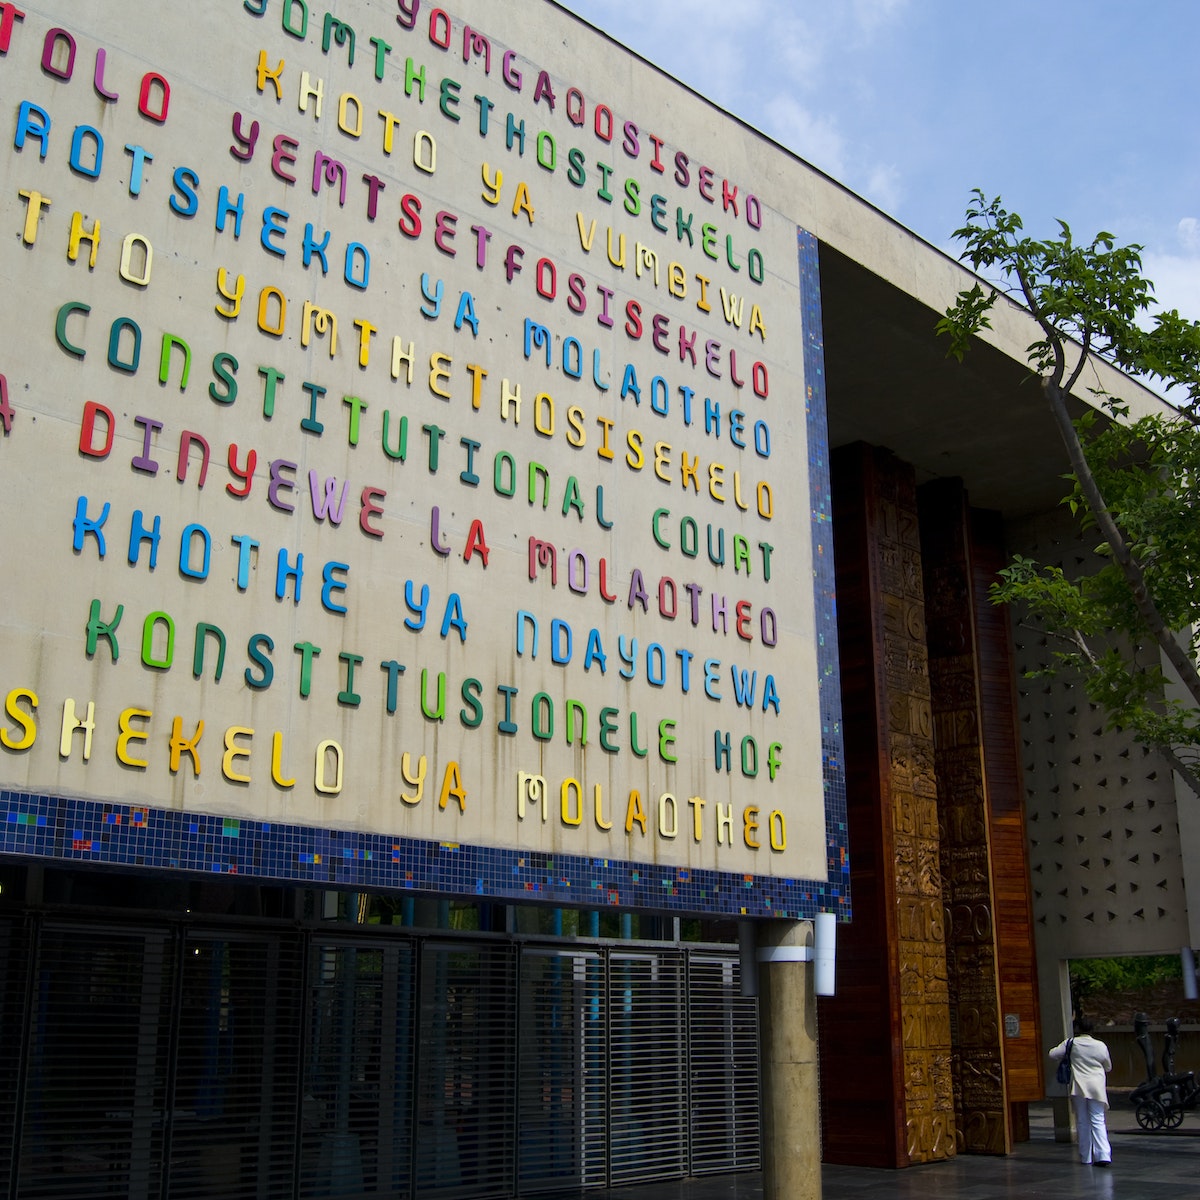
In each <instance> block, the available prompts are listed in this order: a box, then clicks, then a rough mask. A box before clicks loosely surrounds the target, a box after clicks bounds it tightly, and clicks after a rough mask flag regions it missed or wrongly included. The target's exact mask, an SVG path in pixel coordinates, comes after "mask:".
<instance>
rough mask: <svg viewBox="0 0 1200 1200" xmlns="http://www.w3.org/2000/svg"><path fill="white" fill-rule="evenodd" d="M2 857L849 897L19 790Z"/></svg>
mask: <svg viewBox="0 0 1200 1200" xmlns="http://www.w3.org/2000/svg"><path fill="white" fill-rule="evenodd" d="M0 852H2V853H4V854H9V855H16V856H20V857H23V858H32V859H54V860H56V861H58V862H59V863H62V864H72V863H77V864H83V863H87V864H103V865H106V866H116V867H125V868H127V869H133V870H156V871H157V870H163V869H166V870H171V871H179V872H183V873H185V874H188V875H224V876H236V877H238V878H241V879H244V880H245V881H247V882H255V881H258V882H270V883H278V884H287V885H294V886H310V887H327V888H350V889H354V890H359V891H386V892H403V891H418V892H431V893H442V894H452V895H455V896H481V897H488V898H492V899H501V900H509V901H532V900H538V901H544V902H549V903H554V904H558V905H562V906H563V907H570V908H583V909H598V908H623V909H624V908H636V909H654V910H658V911H665V912H678V913H717V914H726V915H729V916H751V917H780V918H803V917H811V916H813V915H814V914H815V913H817V912H819V911H822V910H828V909H832V908H835V907H836V906H837V904H838V897H837V896H836V895H835V894H834V889H831V888H829V887H828V886H827V885H822V884H817V883H814V882H809V881H804V880H795V879H768V878H765V877H763V876H757V875H735V874H730V873H728V872H722V871H709V870H697V869H695V868H690V869H689V868H683V867H656V866H650V865H647V864H645V863H634V862H621V861H618V860H615V859H592V858H579V857H573V856H567V855H562V856H559V855H549V854H531V853H528V852H525V851H519V850H498V849H493V848H490V847H482V846H467V845H459V844H455V843H445V842H425V841H418V840H416V839H414V838H404V837H387V836H385V835H382V834H372V833H359V832H354V831H349V830H339V829H313V828H310V827H308V826H303V825H278V824H268V823H266V822H263V821H252V820H244V819H243V820H237V819H233V818H230V817H220V816H212V815H202V814H197V813H179V812H169V811H166V810H163V809H158V808H145V807H139V806H132V805H120V804H112V803H105V802H101V801H96V800H84V799H67V798H62V797H57V796H41V795H32V794H29V793H22V792H9V791H0ZM838 911H841V910H840V909H839V910H838Z"/></svg>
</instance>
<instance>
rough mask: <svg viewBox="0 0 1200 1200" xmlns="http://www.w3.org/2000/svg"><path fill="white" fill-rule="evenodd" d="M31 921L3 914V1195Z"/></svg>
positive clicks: (9, 1171) (9, 1167) (0, 1077)
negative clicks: (27, 921)
mask: <svg viewBox="0 0 1200 1200" xmlns="http://www.w3.org/2000/svg"><path fill="white" fill-rule="evenodd" d="M29 944H30V929H29V925H28V924H27V923H26V922H25V921H24V920H22V919H21V918H20V917H18V918H16V919H15V920H12V919H5V918H0V1031H2V1032H0V1081H7V1082H0V1196H7V1195H8V1187H9V1180H10V1178H11V1175H12V1169H13V1143H14V1139H13V1127H14V1125H15V1123H16V1119H17V1102H18V1099H19V1097H20V1095H21V1087H20V1075H21V1060H22V1053H21V1051H22V1048H23V1045H24V1041H25V1039H24V1036H23V1035H24V1032H25V1011H26V1008H27V1004H26V981H27V979H28V964H29Z"/></svg>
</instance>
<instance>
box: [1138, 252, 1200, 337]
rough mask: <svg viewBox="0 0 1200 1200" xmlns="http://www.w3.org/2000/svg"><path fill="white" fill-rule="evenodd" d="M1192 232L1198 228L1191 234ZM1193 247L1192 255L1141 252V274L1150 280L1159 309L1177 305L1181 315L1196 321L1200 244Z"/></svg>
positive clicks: (1199, 318) (1199, 301) (1198, 315)
mask: <svg viewBox="0 0 1200 1200" xmlns="http://www.w3.org/2000/svg"><path fill="white" fill-rule="evenodd" d="M1196 233H1200V230H1197V231H1194V233H1193V236H1195V234H1196ZM1189 248H1190V247H1189ZM1194 249H1195V252H1194V253H1192V254H1161V253H1152V252H1148V251H1143V253H1142V273H1143V274H1144V275H1145V276H1146V278H1147V279H1149V280H1151V281H1152V282H1153V284H1154V296H1155V299H1156V300H1157V301H1158V303H1159V304H1160V305H1161V306H1162V307H1163V308H1166V309H1171V308H1177V309H1179V313H1180V315H1181V316H1184V317H1187V318H1188V319H1189V320H1192V321H1200V245H1196V246H1195V247H1194Z"/></svg>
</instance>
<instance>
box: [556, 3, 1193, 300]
mask: <svg viewBox="0 0 1200 1200" xmlns="http://www.w3.org/2000/svg"><path fill="white" fill-rule="evenodd" d="M559 3H561V4H562V5H563V7H565V8H568V9H570V10H572V11H573V12H575V13H577V14H578V15H579V16H581V17H583V18H584V19H585V20H587V21H590V22H591V23H592V24H593V25H596V26H597V27H599V28H600V29H603V30H604V31H605V32H606V33H608V34H609V35H610V36H612V37H613V38H615V39H616V40H617V41H618V42H621V43H622V44H624V45H625V46H628V47H629V48H630V49H632V50H635V51H636V52H637V53H639V54H641V55H642V56H643V57H644V58H647V59H649V60H650V61H651V62H652V63H654V64H655V65H656V66H659V67H661V68H662V69H663V70H665V71H667V72H668V73H669V74H671V75H673V76H674V77H675V78H676V79H679V80H680V81H682V82H683V83H686V84H688V85H689V86H690V87H692V88H694V89H695V90H696V91H698V92H700V93H701V94H702V95H704V96H706V97H707V98H708V99H710V100H712V101H713V102H715V103H716V104H718V105H719V106H720V107H721V108H723V109H725V110H726V111H728V112H730V113H732V114H734V115H735V116H737V117H740V118H741V119H742V120H744V121H746V122H748V123H749V124H751V125H753V126H755V127H756V128H757V129H760V130H761V131H762V132H763V133H765V134H767V135H768V136H769V137H771V138H773V139H774V140H775V141H777V142H779V143H781V144H782V145H784V146H786V147H787V148H788V149H789V150H792V151H793V152H795V153H796V154H798V155H799V156H800V157H801V158H803V159H805V160H806V161H808V162H809V163H811V164H812V165H813V166H815V167H818V168H820V169H821V170H822V171H825V172H826V173H827V174H829V175H831V176H833V178H835V179H836V180H838V181H839V182H840V183H842V184H845V185H846V186H847V187H849V188H850V189H851V190H852V191H854V192H856V193H857V194H858V195H860V196H861V197H863V198H864V199H865V200H868V201H870V202H871V203H872V204H874V205H876V206H877V207H878V208H881V209H882V210H883V211H884V212H886V213H888V214H889V215H890V216H892V217H895V218H896V219H897V220H898V221H900V222H901V223H902V224H904V225H906V226H907V227H908V228H909V229H911V230H912V231H913V232H915V233H917V234H919V235H920V236H921V237H923V238H925V239H926V240H927V241H929V242H932V243H933V244H934V245H937V246H940V247H942V248H943V249H946V250H948V251H950V252H951V253H953V254H955V255H956V256H957V254H958V252H959V251H958V248H956V246H955V243H954V242H953V239H952V234H953V231H954V230H955V229H957V228H958V227H959V226H961V225H962V224H963V218H964V213H965V210H966V206H967V202H968V200H969V199H970V192H971V190H972V189H973V188H976V187H978V188H982V189H983V190H984V191H985V192H986V193H987V194H988V195H989V196H994V195H1000V196H1002V197H1003V199H1004V202H1005V206H1006V207H1007V208H1009V209H1010V210H1012V211H1015V212H1018V213H1020V214H1021V216H1022V218H1023V219H1024V222H1025V228H1026V231H1027V232H1028V233H1029V234H1030V235H1031V236H1034V237H1049V236H1052V235H1055V234H1056V233H1057V231H1058V226H1057V221H1058V220H1059V219H1062V220H1064V221H1066V222H1067V223H1068V224H1069V225H1070V226H1071V229H1072V232H1073V233H1074V235H1075V237H1076V239H1077V240H1078V239H1081V238H1083V237H1084V236H1086V237H1087V238H1088V240H1090V239H1091V237H1092V236H1094V235H1095V234H1096V233H1097V232H1100V231H1101V230H1104V231H1107V232H1110V233H1112V234H1114V235H1115V236H1116V238H1117V239H1118V241H1120V242H1124V243H1138V244H1140V245H1141V246H1142V247H1143V253H1142V259H1143V271H1144V274H1145V275H1146V277H1147V278H1149V279H1150V280H1152V281H1153V282H1154V284H1155V291H1156V295H1157V298H1158V301H1159V302H1160V303H1161V304H1162V305H1163V306H1164V307H1165V308H1178V309H1179V311H1180V312H1181V313H1182V314H1183V315H1184V316H1186V317H1188V318H1190V319H1192V320H1200V70H1198V69H1197V58H1198V57H1200V2H1198V0H559Z"/></svg>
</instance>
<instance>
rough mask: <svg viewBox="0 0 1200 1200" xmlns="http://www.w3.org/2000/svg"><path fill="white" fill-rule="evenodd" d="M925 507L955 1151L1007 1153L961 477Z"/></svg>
mask: <svg viewBox="0 0 1200 1200" xmlns="http://www.w3.org/2000/svg"><path fill="white" fill-rule="evenodd" d="M920 512H921V551H922V562H923V566H924V574H925V598H926V606H927V607H926V611H927V616H928V622H929V636H928V642H929V677H930V683H931V685H932V689H933V722H934V729H935V744H936V752H935V762H936V766H937V780H938V806H939V813H940V817H941V825H942V845H941V870H942V885H943V888H944V889H945V895H946V911H947V913H948V915H949V920H948V922H947V929H946V943H947V944H946V963H947V967H948V970H949V976H950V995H951V1001H950V1005H951V1013H952V1015H953V1021H952V1028H953V1031H954V1036H953V1045H954V1054H953V1060H952V1061H953V1064H954V1116H955V1124H956V1129H957V1134H958V1149H959V1150H960V1151H961V1152H965V1153H969V1154H1007V1153H1009V1152H1010V1151H1011V1149H1012V1134H1011V1128H1010V1124H1009V1113H1008V1103H1007V1100H1006V1098H1005V1086H1004V1048H1003V1030H1002V1027H1001V1015H1000V990H999V982H998V972H997V962H996V958H997V956H996V934H995V919H994V912H995V904H994V902H993V896H992V855H991V845H990V838H989V833H990V828H989V821H988V804H987V784H986V781H985V778H984V755H983V733H982V721H983V717H982V712H981V698H980V690H979V689H980V677H979V656H978V647H977V645H976V635H975V619H974V610H975V607H976V604H975V599H974V596H973V582H974V581H973V577H972V572H971V553H970V545H969V541H970V530H969V523H968V512H967V496H966V492H965V491H964V489H963V487H962V484H961V482H960V481H959V480H956V479H955V480H938V481H937V482H936V483H931V484H927V485H926V486H925V487H923V488H922V489H921V493H920Z"/></svg>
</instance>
